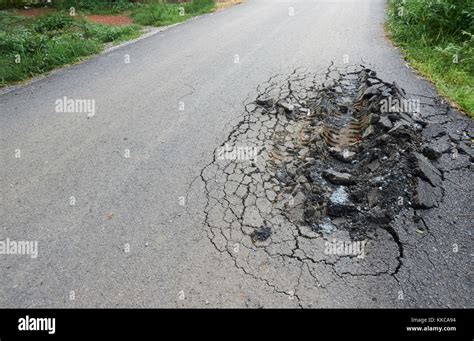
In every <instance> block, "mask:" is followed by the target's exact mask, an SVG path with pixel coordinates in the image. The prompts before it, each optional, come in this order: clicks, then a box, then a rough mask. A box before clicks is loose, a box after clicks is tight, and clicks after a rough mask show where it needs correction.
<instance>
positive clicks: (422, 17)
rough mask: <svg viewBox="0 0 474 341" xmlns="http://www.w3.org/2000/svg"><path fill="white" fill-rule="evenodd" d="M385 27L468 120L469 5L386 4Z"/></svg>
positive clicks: (420, 0)
mask: <svg viewBox="0 0 474 341" xmlns="http://www.w3.org/2000/svg"><path fill="white" fill-rule="evenodd" d="M386 29H387V31H388V33H389V36H390V38H391V39H392V40H393V41H394V43H395V44H396V45H398V46H399V47H400V48H401V50H402V51H403V53H404V55H405V57H406V59H407V61H408V62H409V63H410V64H411V65H412V66H413V67H414V68H415V69H416V70H418V71H419V72H420V73H421V74H422V75H424V76H425V77H427V78H428V79H429V80H430V81H431V82H432V83H433V84H434V85H435V86H436V88H437V89H438V92H439V93H440V94H441V95H443V96H444V97H446V98H447V99H448V100H450V101H451V102H453V103H454V104H456V105H457V106H458V107H459V108H460V109H462V110H463V111H465V112H466V113H467V114H468V115H469V116H471V117H474V92H473V86H474V34H473V32H474V2H472V1H470V0H438V1H431V0H416V1H415V0H408V1H407V0H389V4H388V21H387V23H386Z"/></svg>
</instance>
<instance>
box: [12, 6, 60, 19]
mask: <svg viewBox="0 0 474 341" xmlns="http://www.w3.org/2000/svg"><path fill="white" fill-rule="evenodd" d="M53 11H54V10H53V9H51V8H27V9H18V10H16V12H15V13H16V14H18V15H21V16H24V17H33V18H34V17H38V16H41V15H44V14H48V13H51V12H53Z"/></svg>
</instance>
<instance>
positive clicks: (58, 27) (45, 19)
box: [0, 11, 139, 86]
mask: <svg viewBox="0 0 474 341" xmlns="http://www.w3.org/2000/svg"><path fill="white" fill-rule="evenodd" d="M138 35H139V27H138V26H136V25H129V26H120V27H113V26H107V25H98V24H92V23H89V22H86V21H84V20H81V19H73V18H72V17H70V16H68V15H67V14H62V13H53V14H47V15H44V16H40V17H38V18H36V19H32V18H24V17H19V16H15V15H14V14H12V13H11V12H7V11H0V86H5V85H9V84H12V83H15V82H18V81H21V80H25V79H28V78H30V77H32V76H35V75H39V74H42V73H44V72H47V71H50V70H52V69H54V68H57V67H61V66H63V65H67V64H71V63H74V62H76V61H78V60H80V59H82V58H84V57H87V56H90V55H92V54H95V53H98V52H100V51H101V50H102V49H103V47H104V43H108V42H117V41H121V40H126V39H131V38H134V37H137V36H138Z"/></svg>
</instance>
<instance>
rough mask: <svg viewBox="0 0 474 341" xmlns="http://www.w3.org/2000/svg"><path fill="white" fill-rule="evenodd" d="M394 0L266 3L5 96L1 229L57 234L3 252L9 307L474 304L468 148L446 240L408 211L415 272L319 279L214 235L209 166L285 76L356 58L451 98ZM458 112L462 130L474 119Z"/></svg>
mask: <svg viewBox="0 0 474 341" xmlns="http://www.w3.org/2000/svg"><path fill="white" fill-rule="evenodd" d="M384 9H385V2H384V1H382V0H364V1H350V0H347V1H342V0H341V1H309V0H299V1H271V0H248V1H246V2H245V3H243V4H241V5H238V6H235V7H232V8H228V9H226V10H223V11H218V12H216V13H214V14H212V15H205V16H202V17H198V18H196V19H193V20H190V21H188V22H186V23H183V24H181V25H178V26H174V27H171V28H170V29H168V30H165V31H162V32H161V33H158V34H156V35H154V36H152V37H149V38H147V39H143V40H140V41H138V42H136V43H133V44H130V45H127V46H124V47H121V48H118V49H115V50H113V51H111V52H109V53H106V54H103V55H100V56H98V57H95V58H92V59H91V60H89V61H86V62H84V63H82V64H80V65H76V66H73V67H70V68H66V69H64V70H61V71H59V72H56V73H54V74H52V75H50V76H49V77H46V78H44V79H42V80H39V81H36V82H33V83H31V84H29V85H26V86H24V87H20V88H18V89H15V90H13V91H9V92H6V93H3V94H2V95H0V130H1V134H0V142H1V143H0V157H1V166H0V183H1V187H0V198H1V210H0V221H1V226H0V239H2V240H4V239H6V238H10V239H11V240H28V241H30V240H35V241H38V248H39V254H38V257H37V258H35V259H32V258H29V257H27V256H20V255H16V256H14V255H8V256H7V255H2V256H0V257H1V262H0V272H1V274H2V275H1V276H0V306H1V307H261V306H263V307H298V306H303V307H307V306H313V307H315V306H316V307H317V306H336V307H340V306H346V307H359V306H360V307H362V306H369V307H378V306H384V307H389V306H396V307H406V306H430V307H446V306H450V307H465V306H472V282H470V264H471V263H470V262H471V259H472V256H471V253H472V236H471V228H470V224H469V222H470V221H471V220H472V219H470V217H469V215H467V214H468V213H470V211H472V206H470V205H472V200H470V198H469V193H472V190H473V188H472V183H473V181H472V171H470V169H469V164H470V162H469V160H468V158H467V157H466V156H464V155H461V156H460V159H459V161H457V162H459V164H458V165H457V166H456V164H454V163H453V162H452V161H450V159H449V158H448V159H446V160H445V161H444V163H443V164H442V165H441V166H440V167H445V168H449V169H451V170H449V169H447V173H446V174H449V176H450V177H451V178H450V180H449V181H446V182H445V184H446V186H445V191H446V194H445V199H444V201H443V204H442V205H440V207H439V208H438V209H437V210H436V211H435V212H431V213H429V214H428V215H427V216H426V217H425V222H426V224H428V225H429V230H430V234H429V235H428V236H423V237H424V238H423V239H421V237H418V236H417V233H415V232H413V229H410V225H409V223H407V222H406V221H404V220H403V219H404V218H403V216H401V217H400V219H399V221H398V223H397V224H398V225H397V226H399V228H400V231H404V232H403V233H402V232H400V234H401V239H402V242H406V243H407V245H406V247H405V256H406V257H405V258H406V259H404V264H403V266H402V268H401V269H400V271H399V272H398V274H397V278H395V277H394V276H390V275H387V276H343V278H342V279H341V280H339V281H338V282H337V283H335V284H334V286H329V287H328V288H327V289H321V290H316V291H315V290H311V289H308V288H312V287H314V286H315V283H314V279H313V278H312V277H311V276H304V275H302V276H300V278H298V281H297V282H295V281H293V280H290V279H288V281H276V282H274V281H272V279H269V278H268V277H265V276H262V277H260V276H259V275H258V271H257V272H253V273H251V274H246V273H244V271H242V269H239V268H237V267H236V266H235V264H234V262H233V261H232V259H231V258H230V257H228V256H227V255H226V254H224V253H221V252H219V251H218V250H217V249H216V248H215V247H214V245H213V244H212V243H211V242H210V240H209V239H208V234H207V228H206V226H205V224H204V221H205V217H204V205H205V203H206V200H207V199H206V193H205V191H204V184H203V183H202V181H201V178H200V173H201V170H202V169H203V168H204V167H205V166H206V165H208V164H209V163H210V162H211V161H212V158H213V151H214V149H215V148H216V147H218V146H219V145H220V143H222V141H224V140H225V137H226V136H227V134H228V133H229V132H230V131H231V130H232V127H233V125H234V124H235V123H236V122H238V121H239V119H240V117H241V115H243V114H244V103H245V102H248V101H249V100H251V99H253V98H254V97H255V95H256V91H257V86H258V85H259V84H262V83H264V82H265V81H266V80H268V79H269V77H271V76H272V75H275V74H283V75H285V74H289V73H290V72H291V71H292V70H293V69H295V68H297V67H307V68H309V69H314V70H318V69H322V68H325V67H327V66H328V65H329V64H330V62H331V61H334V62H335V63H336V64H343V62H344V60H345V58H348V60H349V62H350V63H354V64H360V63H364V64H365V65H367V66H369V67H371V68H372V69H374V70H377V72H378V75H379V76H380V77H381V78H384V79H385V80H386V81H397V82H398V83H399V84H400V85H401V86H403V87H404V88H405V89H406V90H407V91H408V92H410V93H414V94H422V95H424V96H432V95H435V93H434V91H433V89H432V87H431V86H430V85H429V84H428V83H427V82H426V81H424V80H422V79H420V78H419V77H417V76H416V75H415V74H414V73H413V72H412V71H411V70H410V69H408V68H407V67H406V66H405V62H404V61H403V59H402V58H401V57H400V55H399V53H398V52H397V50H396V49H394V48H393V47H392V46H391V45H390V43H389V42H388V41H387V39H386V38H385V36H384V30H383V21H384ZM292 11H294V15H290V14H291V12H292ZM128 57H129V60H130V63H126V62H125V60H126V59H127V58H128ZM65 96H66V97H67V98H70V99H93V100H94V101H95V110H96V112H95V115H94V116H93V117H88V115H87V113H66V112H56V110H55V106H56V104H55V103H56V101H57V100H58V99H63V98H64V97H65ZM450 115H451V116H450V117H451V119H450V120H449V122H448V123H447V124H450V127H451V128H452V129H453V132H454V133H455V132H456V130H457V131H458V132H459V130H462V129H464V128H466V124H468V123H466V122H467V121H466V120H465V119H463V118H462V117H461V116H459V115H458V114H457V113H451V114H450ZM18 152H20V157H19V158H18V157H15V156H16V155H15V154H18ZM17 156H18V155H17ZM466 179H470V180H469V181H467V182H466V181H465V180H466ZM453 182H454V183H457V185H456V184H454V183H453ZM71 197H73V198H71ZM71 203H74V205H71ZM183 203H184V205H183ZM469 207H470V208H469ZM463 214H464V215H463ZM417 238H420V239H417ZM453 244H456V245H458V247H459V250H457V252H453V251H452V249H453ZM380 250H384V246H383V245H382V246H381V249H380ZM387 250H388V251H387V252H390V250H391V246H390V247H388V246H387ZM127 251H129V252H127ZM319 271H322V272H325V271H326V270H325V269H324V268H321V269H320V270H319ZM255 274H256V275H255ZM321 276H324V274H321ZM400 290H401V291H402V292H403V295H401V296H402V297H400ZM291 291H296V293H297V297H296V298H295V296H294V295H292V294H291ZM71 298H74V299H71Z"/></svg>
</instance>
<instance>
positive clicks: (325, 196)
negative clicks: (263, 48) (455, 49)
mask: <svg viewBox="0 0 474 341" xmlns="http://www.w3.org/2000/svg"><path fill="white" fill-rule="evenodd" d="M407 101H408V99H407V98H406V95H405V92H404V91H403V90H402V89H401V88H400V87H399V86H398V85H397V84H391V83H387V82H384V81H383V80H382V79H380V78H378V77H377V74H376V73H375V71H372V70H369V69H365V68H364V67H351V68H345V69H338V68H335V67H330V68H329V69H328V70H327V71H325V72H324V73H315V74H313V73H305V72H302V71H295V72H294V73H293V74H291V75H290V76H289V77H288V78H284V79H282V78H271V79H270V80H269V81H268V82H267V83H266V84H265V85H263V86H261V87H260V94H259V96H258V98H257V99H256V101H255V102H253V103H251V104H249V105H248V106H247V114H246V115H245V116H244V118H243V119H242V121H241V122H240V123H239V124H238V125H237V126H236V127H235V129H234V130H233V131H232V132H231V134H230V135H229V138H228V139H227V140H226V141H225V142H224V143H223V144H222V146H220V147H219V148H218V149H217V150H216V154H215V158H214V160H213V162H212V163H211V164H210V165H208V166H207V167H206V168H205V169H204V170H203V171H202V174H201V176H202V180H203V181H204V183H205V186H206V191H207V196H208V202H207V206H206V224H207V226H208V229H209V230H208V232H209V238H210V240H211V241H212V243H213V244H214V245H215V246H216V248H217V249H218V250H220V251H221V252H225V253H228V254H229V255H230V256H231V257H232V259H233V260H234V262H235V264H236V266H237V267H239V268H241V269H242V270H243V271H245V272H246V273H248V274H251V275H252V276H254V277H256V278H259V279H262V280H264V281H265V282H267V283H268V284H269V285H271V286H272V287H275V288H280V289H281V290H282V291H288V290H292V291H297V290H298V286H299V278H300V277H301V276H304V275H305V274H306V275H308V276H311V277H312V278H313V279H314V282H315V288H321V287H325V285H326V284H328V283H330V282H333V281H335V280H337V279H338V278H342V277H344V276H347V275H351V276H358V275H360V276H378V275H381V274H386V275H393V274H395V273H397V271H398V270H399V269H400V266H401V265H402V259H403V256H404V255H403V245H402V244H401V243H400V240H399V238H398V236H397V233H396V232H395V230H394V229H393V228H392V226H391V225H390V223H391V222H392V220H393V218H394V217H395V216H396V215H397V214H398V213H399V212H400V211H401V210H402V209H414V208H415V209H426V208H430V207H433V206H435V205H436V204H437V202H438V201H439V200H440V198H441V197H442V194H443V190H442V188H441V182H442V181H441V180H442V175H441V173H440V172H439V171H438V170H437V168H435V167H434V166H433V165H432V164H431V162H430V161H429V160H428V159H427V158H426V157H425V156H424V155H423V154H422V153H421V150H422V141H421V134H420V131H421V130H422V129H423V127H424V126H426V122H425V121H423V120H422V119H421V118H420V115H419V113H418V112H417V111H416V110H411V109H413V108H412V107H408V106H407V105H406V104H407ZM407 108H408V109H410V110H406V109H407ZM225 151H227V152H225ZM229 151H230V153H229ZM243 151H245V152H243ZM337 241H341V242H342V243H341V245H348V243H351V242H353V243H355V242H358V241H364V243H365V242H367V241H370V244H371V246H370V247H368V248H367V250H364V252H366V251H367V252H366V253H367V255H366V254H365V253H364V255H362V256H363V257H357V256H358V255H357V254H354V253H350V252H344V251H343V252H341V253H338V252H334V253H331V252H330V251H329V252H328V243H330V242H337ZM344 243H345V244H344ZM354 245H359V244H354ZM364 245H365V244H364ZM379 245H383V248H382V249H383V250H382V249H381V248H379V247H378V246H379ZM359 256H360V255H359ZM319 266H323V267H326V268H327V267H329V272H330V274H326V275H325V276H326V277H328V276H329V277H331V278H332V279H331V280H327V281H325V279H324V278H321V277H319V276H318V271H319V273H320V270H318V271H317V270H316V268H318V267H319ZM326 272H327V271H326ZM325 276H323V277H325ZM326 282H327V283H326ZM325 283H326V284H325Z"/></svg>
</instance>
